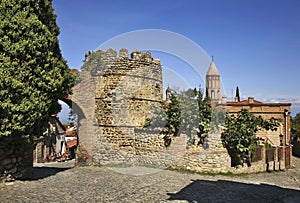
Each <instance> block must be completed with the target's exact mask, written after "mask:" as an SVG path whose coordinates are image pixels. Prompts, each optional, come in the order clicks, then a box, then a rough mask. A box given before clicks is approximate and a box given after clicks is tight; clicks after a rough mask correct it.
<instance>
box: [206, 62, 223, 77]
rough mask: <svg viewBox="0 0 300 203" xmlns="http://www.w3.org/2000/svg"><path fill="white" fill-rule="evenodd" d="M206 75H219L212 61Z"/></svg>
mask: <svg viewBox="0 0 300 203" xmlns="http://www.w3.org/2000/svg"><path fill="white" fill-rule="evenodd" d="M206 75H220V73H219V71H218V69H217V67H216V64H215V62H214V59H212V61H211V63H210V65H209V68H208V71H207V73H206Z"/></svg>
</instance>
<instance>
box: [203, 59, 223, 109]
mask: <svg viewBox="0 0 300 203" xmlns="http://www.w3.org/2000/svg"><path fill="white" fill-rule="evenodd" d="M206 94H207V95H206V96H207V97H208V98H210V100H211V102H213V103H218V102H219V101H220V100H221V93H220V73H219V71H218V69H217V67H216V65H215V62H214V59H213V58H212V61H211V63H210V65H209V68H208V71H207V73H206Z"/></svg>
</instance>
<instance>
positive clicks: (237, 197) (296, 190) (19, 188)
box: [0, 158, 300, 203]
mask: <svg viewBox="0 0 300 203" xmlns="http://www.w3.org/2000/svg"><path fill="white" fill-rule="evenodd" d="M293 159H294V164H295V168H293V169H289V170H287V171H284V172H272V173H259V174H251V175H243V176H234V177H230V176H221V175H216V176H209V175H199V174H191V173H179V172H175V171H168V170H161V171H159V170H157V169H147V168H141V167H140V168H139V167H136V168H127V169H121V168H117V169H114V170H111V169H109V168H106V167H76V168H70V167H72V166H73V164H74V162H67V163H48V164H45V165H39V166H38V167H35V168H34V172H35V177H34V180H31V181H15V182H12V183H9V184H6V185H5V184H0V202H147V203H148V202H256V203H257V202H300V159H299V158H293ZM122 170H123V172H124V170H125V172H126V173H125V174H124V173H120V172H122ZM118 171H119V172H118ZM130 171H131V172H132V173H135V174H138V175H130V174H128V173H130ZM141 171H142V173H139V172H141ZM142 174H144V175H142Z"/></svg>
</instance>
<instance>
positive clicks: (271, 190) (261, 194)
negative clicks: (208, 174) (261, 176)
mask: <svg viewBox="0 0 300 203" xmlns="http://www.w3.org/2000/svg"><path fill="white" fill-rule="evenodd" d="M168 195H169V196H170V198H169V199H168V200H185V201H188V202H193V203H195V202H300V189H299V190H294V189H287V188H282V187H278V186H274V185H268V184H246V183H239V182H232V181H225V180H218V181H207V180H193V182H192V183H191V184H189V185H187V186H186V187H184V188H183V189H181V190H180V191H179V192H178V193H175V194H172V193H168Z"/></svg>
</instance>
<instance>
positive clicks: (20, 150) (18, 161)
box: [0, 137, 33, 182]
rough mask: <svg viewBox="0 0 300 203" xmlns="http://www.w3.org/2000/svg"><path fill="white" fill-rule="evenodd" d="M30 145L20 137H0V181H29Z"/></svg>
mask: <svg viewBox="0 0 300 203" xmlns="http://www.w3.org/2000/svg"><path fill="white" fill-rule="evenodd" d="M32 150H33V149H32V145H31V144H30V143H29V142H28V141H26V140H24V139H22V138H21V137H0V182H1V179H2V180H4V181H9V180H13V179H29V178H30V177H31V175H32V167H33V156H32Z"/></svg>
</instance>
